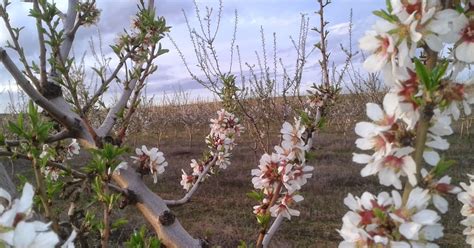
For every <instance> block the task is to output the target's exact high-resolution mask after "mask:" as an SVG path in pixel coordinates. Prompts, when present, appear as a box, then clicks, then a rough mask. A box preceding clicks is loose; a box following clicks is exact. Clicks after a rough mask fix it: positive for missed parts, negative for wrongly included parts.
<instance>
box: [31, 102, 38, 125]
mask: <svg viewBox="0 0 474 248" xmlns="http://www.w3.org/2000/svg"><path fill="white" fill-rule="evenodd" d="M28 117H30V121H31V126H32V127H33V128H36V127H37V126H38V122H39V115H38V109H37V108H36V106H35V105H34V104H33V101H31V100H30V101H29V102H28Z"/></svg>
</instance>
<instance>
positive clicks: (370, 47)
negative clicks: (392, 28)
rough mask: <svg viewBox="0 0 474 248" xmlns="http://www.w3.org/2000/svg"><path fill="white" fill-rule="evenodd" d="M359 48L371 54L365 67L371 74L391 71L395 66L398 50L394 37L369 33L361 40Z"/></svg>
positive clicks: (365, 62) (374, 32)
mask: <svg viewBox="0 0 474 248" xmlns="http://www.w3.org/2000/svg"><path fill="white" fill-rule="evenodd" d="M359 47H360V48H361V49H362V50H364V51H366V52H369V53H371V54H370V55H369V56H368V57H367V59H366V60H365V61H364V64H363V67H364V69H366V70H367V71H369V72H377V71H380V70H382V69H387V67H388V69H391V66H392V65H394V64H395V59H396V54H397V48H396V44H395V41H394V39H393V37H392V36H391V35H389V34H387V33H382V34H379V33H377V32H376V31H367V32H366V33H365V36H364V37H362V38H361V39H360V40H359Z"/></svg>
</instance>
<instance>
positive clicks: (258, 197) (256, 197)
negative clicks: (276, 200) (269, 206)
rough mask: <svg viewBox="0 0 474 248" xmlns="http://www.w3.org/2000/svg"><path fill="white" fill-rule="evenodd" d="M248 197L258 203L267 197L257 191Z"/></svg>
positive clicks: (249, 193)
mask: <svg viewBox="0 0 474 248" xmlns="http://www.w3.org/2000/svg"><path fill="white" fill-rule="evenodd" d="M246 195H247V197H249V198H251V199H254V200H256V201H258V202H261V201H262V200H263V198H265V195H264V194H263V193H262V192H257V191H255V190H252V191H251V192H248V193H246Z"/></svg>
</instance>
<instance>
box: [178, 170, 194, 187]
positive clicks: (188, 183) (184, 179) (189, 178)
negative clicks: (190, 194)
mask: <svg viewBox="0 0 474 248" xmlns="http://www.w3.org/2000/svg"><path fill="white" fill-rule="evenodd" d="M181 172H182V173H183V174H182V175H181V182H180V184H181V186H183V189H185V190H186V191H189V189H191V187H192V186H193V184H194V176H193V175H188V174H186V172H185V171H184V170H181Z"/></svg>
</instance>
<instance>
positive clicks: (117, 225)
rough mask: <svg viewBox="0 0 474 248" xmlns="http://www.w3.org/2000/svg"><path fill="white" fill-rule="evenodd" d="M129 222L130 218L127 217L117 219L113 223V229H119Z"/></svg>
mask: <svg viewBox="0 0 474 248" xmlns="http://www.w3.org/2000/svg"><path fill="white" fill-rule="evenodd" d="M127 223H128V220H127V219H125V218H120V219H118V220H116V221H114V223H112V226H111V227H112V229H117V228H120V227H122V226H123V225H126V224H127Z"/></svg>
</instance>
